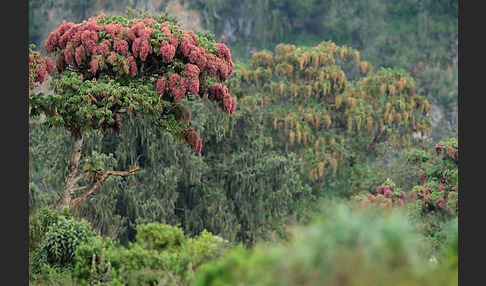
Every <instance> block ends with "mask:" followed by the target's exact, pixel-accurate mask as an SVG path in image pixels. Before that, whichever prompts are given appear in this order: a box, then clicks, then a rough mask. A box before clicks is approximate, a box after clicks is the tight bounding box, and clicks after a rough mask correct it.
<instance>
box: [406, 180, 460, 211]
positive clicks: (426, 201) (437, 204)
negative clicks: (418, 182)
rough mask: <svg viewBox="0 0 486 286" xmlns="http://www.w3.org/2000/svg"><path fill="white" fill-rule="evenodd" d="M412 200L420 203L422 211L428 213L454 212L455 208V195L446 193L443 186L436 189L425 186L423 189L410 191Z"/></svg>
mask: <svg viewBox="0 0 486 286" xmlns="http://www.w3.org/2000/svg"><path fill="white" fill-rule="evenodd" d="M411 194H412V199H413V200H415V201H416V200H420V201H421V202H422V211H423V212H429V211H433V210H442V211H452V212H453V211H454V209H456V207H457V201H456V200H455V199H456V198H457V193H455V192H453V191H449V192H448V191H446V189H445V187H444V186H443V185H440V186H439V187H438V188H436V187H433V186H426V187H424V188H423V189H415V190H414V191H412V193H411Z"/></svg>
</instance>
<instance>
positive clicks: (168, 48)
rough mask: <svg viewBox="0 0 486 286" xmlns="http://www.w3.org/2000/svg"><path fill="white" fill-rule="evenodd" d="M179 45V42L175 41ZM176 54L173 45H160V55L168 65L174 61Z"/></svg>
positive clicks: (164, 42) (163, 43) (162, 43)
mask: <svg viewBox="0 0 486 286" xmlns="http://www.w3.org/2000/svg"><path fill="white" fill-rule="evenodd" d="M176 38H177V37H176ZM175 42H176V43H177V40H176V41H175ZM175 53H176V47H175V46H173V45H171V44H170V43H169V42H167V41H163V42H161V43H160V51H159V54H160V55H161V56H162V59H163V60H164V62H166V63H168V62H170V61H172V59H173V58H174V56H175Z"/></svg>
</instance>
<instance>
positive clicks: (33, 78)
mask: <svg viewBox="0 0 486 286" xmlns="http://www.w3.org/2000/svg"><path fill="white" fill-rule="evenodd" d="M53 70H54V64H53V63H52V60H51V59H50V58H48V57H43V56H41V54H40V53H39V52H33V53H31V54H29V75H30V76H29V84H30V86H31V87H33V86H34V84H35V83H36V82H38V83H43V82H44V80H45V78H46V74H49V75H51V74H52V71H53Z"/></svg>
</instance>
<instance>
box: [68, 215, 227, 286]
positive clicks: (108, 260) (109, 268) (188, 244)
mask: <svg viewBox="0 0 486 286" xmlns="http://www.w3.org/2000/svg"><path fill="white" fill-rule="evenodd" d="M137 230H138V233H137V241H136V242H135V243H133V244H130V245H129V247H128V248H125V247H122V246H117V245H116V244H114V242H113V241H112V240H111V239H101V238H100V237H98V238H97V239H95V240H94V241H92V242H90V243H89V244H84V245H81V246H80V247H79V248H78V250H77V253H76V266H75V268H74V271H73V275H74V277H75V278H76V281H77V282H78V283H80V284H81V285H93V284H96V283H100V284H101V285H158V283H163V284H164V285H188V284H189V283H190V282H191V280H192V279H193V276H194V271H195V270H196V269H198V268H199V267H200V266H201V265H202V264H204V263H206V262H208V261H211V260H213V259H215V258H217V257H220V256H221V255H222V254H223V253H225V252H226V250H227V249H228V247H229V244H228V243H227V242H226V241H224V240H222V239H221V238H219V237H217V236H214V235H212V234H210V233H209V232H207V231H203V232H202V233H201V234H200V235H199V236H197V237H194V238H189V237H185V236H184V234H183V232H182V230H181V229H180V228H177V227H173V226H169V225H161V224H156V223H150V224H146V225H140V226H138V227H137Z"/></svg>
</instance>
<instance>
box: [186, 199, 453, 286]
mask: <svg viewBox="0 0 486 286" xmlns="http://www.w3.org/2000/svg"><path fill="white" fill-rule="evenodd" d="M422 247H423V245H422V244H421V239H420V236H419V234H418V233H417V232H415V231H414V229H413V227H412V226H411V225H410V224H409V223H408V222H407V219H406V216H404V214H403V213H402V212H397V211H391V212H382V211H377V210H375V209H368V210H353V209H352V208H349V207H347V206H345V205H342V204H340V205H335V206H333V205H330V204H329V205H326V208H325V209H324V211H323V212H322V214H321V215H320V216H319V217H318V218H316V219H315V221H314V222H313V223H312V224H310V225H309V226H305V227H301V228H297V229H295V230H294V237H293V238H292V240H291V241H290V242H288V243H284V244H279V245H275V246H272V247H268V246H266V245H257V246H256V247H255V248H254V249H252V250H245V249H242V248H237V249H234V250H232V251H230V252H229V253H228V254H227V255H225V256H224V257H223V258H222V259H219V260H217V261H215V262H212V263H209V264H207V265H205V266H203V267H202V268H201V272H199V275H198V276H197V279H196V283H195V285H198V286H202V285H451V282H454V275H455V273H454V271H451V270H450V269H445V268H442V267H440V265H435V264H432V263H430V262H428V259H427V258H425V257H423V256H421V251H422Z"/></svg>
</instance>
